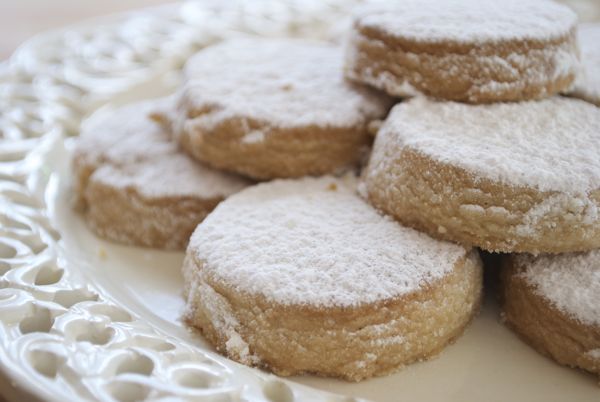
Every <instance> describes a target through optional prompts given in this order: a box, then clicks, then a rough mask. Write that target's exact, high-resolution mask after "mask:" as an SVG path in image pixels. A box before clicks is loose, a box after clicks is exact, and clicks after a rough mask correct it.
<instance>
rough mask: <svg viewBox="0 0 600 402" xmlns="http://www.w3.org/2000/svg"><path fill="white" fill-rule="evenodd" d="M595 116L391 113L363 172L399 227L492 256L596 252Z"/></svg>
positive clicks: (582, 105)
mask: <svg viewBox="0 0 600 402" xmlns="http://www.w3.org/2000/svg"><path fill="white" fill-rule="evenodd" d="M598 155H600V108H597V107H595V106H593V105H591V104H589V103H586V102H583V101H580V100H577V99H570V98H563V97H554V98H551V99H547V100H543V101H531V102H523V103H504V104H493V105H468V104H464V103H454V102H436V101H433V100H427V99H424V98H421V97H418V98H413V99H412V100H409V101H407V102H405V103H402V104H400V105H398V106H396V107H395V108H394V109H393V110H392V112H391V113H390V116H389V117H388V119H387V120H386V122H385V123H384V125H383V127H382V129H381V130H380V131H379V133H378V134H377V139H376V141H375V145H374V147H373V154H372V156H371V160H370V162H369V166H368V167H367V169H366V173H365V182H366V187H365V188H364V190H365V191H366V193H368V197H369V199H370V200H371V202H372V203H373V204H374V205H375V206H376V207H378V208H381V209H382V210H383V211H385V212H387V213H389V214H391V215H393V216H395V217H396V218H397V219H398V220H399V221H400V222H402V223H403V224H405V225H408V226H411V227H414V228H417V229H419V230H423V231H425V232H427V233H429V234H430V235H432V236H434V237H437V238H441V239H445V240H451V241H455V242H459V243H462V244H465V245H475V246H479V247H481V248H483V249H485V250H488V251H503V252H510V251H516V252H532V253H538V252H549V253H559V252H568V251H585V250H590V249H594V248H598V247H600V215H599V211H598V208H599V206H600V191H599V189H600V158H598Z"/></svg>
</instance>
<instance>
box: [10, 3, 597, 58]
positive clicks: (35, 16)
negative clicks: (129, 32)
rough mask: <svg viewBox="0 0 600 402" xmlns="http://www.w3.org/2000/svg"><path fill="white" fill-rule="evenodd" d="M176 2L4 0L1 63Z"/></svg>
mask: <svg viewBox="0 0 600 402" xmlns="http://www.w3.org/2000/svg"><path fill="white" fill-rule="evenodd" d="M174 1H176V0H0V60H4V59H6V58H8V57H9V56H10V54H11V53H12V52H13V51H14V50H15V48H16V47H17V46H18V45H19V44H20V43H21V42H23V41H24V40H26V39H27V38H29V37H31V36H33V35H35V34H36V33H39V32H41V31H45V30H48V29H52V28H58V27H60V26H63V25H66V24H70V23H74V22H77V21H80V20H82V19H85V18H90V17H95V16H99V15H106V14H111V13H116V12H119V11H125V10H130V9H133V8H139V7H148V6H155V5H159V4H166V3H173V2H174ZM223 1H227V0H223ZM599 1H600V0H599Z"/></svg>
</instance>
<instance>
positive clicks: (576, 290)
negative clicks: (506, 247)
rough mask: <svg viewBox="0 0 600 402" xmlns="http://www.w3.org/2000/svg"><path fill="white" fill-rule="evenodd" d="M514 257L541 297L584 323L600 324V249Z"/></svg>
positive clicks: (524, 275)
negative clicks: (523, 268)
mask: <svg viewBox="0 0 600 402" xmlns="http://www.w3.org/2000/svg"><path fill="white" fill-rule="evenodd" d="M515 258H516V261H515V262H516V264H517V265H519V266H523V267H525V270H524V271H523V273H522V275H523V277H524V278H525V279H526V280H527V282H528V283H530V284H531V285H533V286H534V287H535V291H536V292H537V293H538V294H539V295H540V296H543V297H544V298H546V299H548V300H549V301H550V302H551V303H552V304H553V305H554V306H556V308H557V309H559V310H560V311H562V312H564V313H566V314H568V315H570V316H572V317H575V318H576V319H578V320H579V321H581V322H583V323H585V324H588V325H600V303H599V302H598V300H599V299H598V297H599V295H600V250H594V251H590V252H587V253H572V254H560V255H554V256H550V255H540V256H538V257H532V256H529V255H519V256H516V257H515Z"/></svg>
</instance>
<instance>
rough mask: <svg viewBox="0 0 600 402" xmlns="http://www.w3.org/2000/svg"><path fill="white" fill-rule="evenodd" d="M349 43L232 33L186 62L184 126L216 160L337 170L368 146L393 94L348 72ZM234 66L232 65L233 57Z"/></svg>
mask: <svg viewBox="0 0 600 402" xmlns="http://www.w3.org/2000/svg"><path fill="white" fill-rule="evenodd" d="M342 63H343V56H342V51H341V49H339V48H338V47H336V46H333V45H329V44H324V43H320V42H309V41H302V40H298V39H258V38H256V39H232V40H229V41H226V42H223V43H221V44H218V45H215V46H212V47H210V48H207V49H205V50H203V51H201V52H200V53H198V54H197V55H195V56H194V57H192V58H191V59H190V60H189V61H188V63H187V64H186V66H185V73H184V75H185V84H184V87H183V90H182V95H181V100H180V104H179V111H180V118H179V119H177V122H176V123H175V132H176V133H177V135H178V138H179V142H180V143H181V144H182V146H183V148H184V149H185V150H186V151H188V153H190V154H191V155H193V156H194V157H196V158H197V159H198V160H200V161H202V162H205V163H207V164H209V165H211V166H213V167H216V168H219V169H224V170H228V171H232V172H236V173H240V174H243V175H246V176H249V177H253V178H256V179H270V178H276V177H299V176H305V175H320V174H325V173H332V172H336V171H338V170H341V169H344V168H347V167H349V166H353V165H357V164H358V163H359V162H361V160H362V159H363V158H364V157H365V156H366V154H367V153H368V149H369V146H370V143H371V137H370V136H369V134H368V130H367V126H368V124H369V122H370V121H372V120H374V119H380V118H383V117H385V115H386V113H387V111H388V109H389V106H391V103H390V100H389V99H388V98H387V97H386V96H385V95H381V94H378V93H375V92H374V91H373V90H371V89H369V88H364V87H360V86H358V85H356V84H350V83H347V82H345V81H344V79H343V73H342ZM224 66H226V67H224Z"/></svg>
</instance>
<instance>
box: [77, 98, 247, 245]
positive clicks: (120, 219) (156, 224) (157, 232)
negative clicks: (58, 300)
mask: <svg viewBox="0 0 600 402" xmlns="http://www.w3.org/2000/svg"><path fill="white" fill-rule="evenodd" d="M164 102H165V101H164V100H158V101H147V102H143V103H138V104H132V105H129V106H125V107H122V108H119V109H116V110H113V111H111V112H110V113H104V114H102V115H97V116H95V117H92V119H91V120H89V121H88V122H87V123H86V124H85V125H84V127H83V130H82V133H81V137H80V139H79V142H78V143H77V147H76V150H75V155H74V160H73V169H74V175H75V186H74V187H75V197H76V204H77V207H78V209H80V210H81V211H82V213H83V216H84V218H85V220H86V222H87V224H88V225H89V227H90V228H91V229H92V231H94V232H95V233H96V234H97V235H98V236H100V237H103V238H105V239H109V240H113V241H115V242H118V243H124V244H132V245H138V246H147V247H155V248H164V249H184V248H185V246H186V245H187V242H188V239H189V236H190V235H191V233H192V232H193V230H194V229H195V228H196V226H197V225H198V223H199V222H200V221H202V219H204V217H205V216H206V215H207V214H208V213H209V212H210V211H212V209H213V208H214V207H215V206H216V205H217V204H218V203H219V202H220V201H222V200H223V199H224V198H225V197H227V196H229V195H231V194H233V193H235V192H237V191H239V190H241V189H242V188H244V187H245V186H246V185H248V182H247V181H246V180H245V179H241V178H239V177H236V176H233V175H230V174H227V173H222V172H218V171H215V170H213V169H210V168H207V167H204V166H202V165H200V164H198V163H197V162H195V161H194V160H193V159H191V158H190V157H188V156H187V155H185V153H183V152H182V151H180V150H179V149H178V146H177V144H176V143H174V142H173V141H172V140H171V138H170V137H171V136H170V133H169V131H167V130H165V128H164V127H162V126H161V125H159V124H157V123H155V122H154V121H152V120H150V118H149V117H148V115H149V114H150V113H151V112H152V111H154V110H155V109H157V108H159V109H160V108H161V107H163V106H164Z"/></svg>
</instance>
